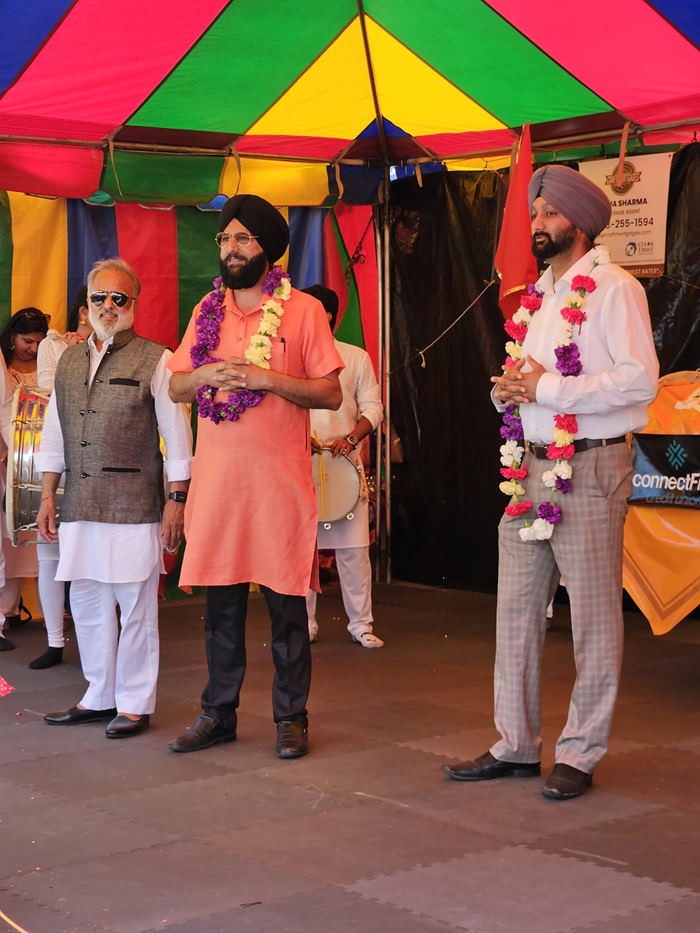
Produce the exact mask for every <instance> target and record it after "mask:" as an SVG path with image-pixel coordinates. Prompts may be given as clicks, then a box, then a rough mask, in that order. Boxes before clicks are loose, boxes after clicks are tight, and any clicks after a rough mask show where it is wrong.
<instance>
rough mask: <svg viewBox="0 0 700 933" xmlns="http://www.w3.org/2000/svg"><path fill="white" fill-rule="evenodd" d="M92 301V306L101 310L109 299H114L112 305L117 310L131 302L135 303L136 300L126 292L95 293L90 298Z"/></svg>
mask: <svg viewBox="0 0 700 933" xmlns="http://www.w3.org/2000/svg"><path fill="white" fill-rule="evenodd" d="M88 297H89V299H90V304H92V305H94V306H95V307H96V308H101V307H102V305H103V304H104V303H105V301H107V298H108V297H109V298H111V299H112V304H113V305H114V306H115V308H123V307H124V306H125V305H126V304H128V303H129V302H130V301H135V300H136V299H135V298H133V299H132V297H131V295H127V294H126V292H93V293H92V295H89V296H88Z"/></svg>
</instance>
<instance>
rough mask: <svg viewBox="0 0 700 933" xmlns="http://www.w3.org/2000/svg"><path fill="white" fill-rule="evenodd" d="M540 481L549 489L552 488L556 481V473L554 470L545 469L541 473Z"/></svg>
mask: <svg viewBox="0 0 700 933" xmlns="http://www.w3.org/2000/svg"><path fill="white" fill-rule="evenodd" d="M542 482H543V483H544V484H545V486H548V487H549V488H550V489H552V488H554V486H555V485H556V482H557V474H556V473H555V472H554V470H547V472H546V473H543V474H542Z"/></svg>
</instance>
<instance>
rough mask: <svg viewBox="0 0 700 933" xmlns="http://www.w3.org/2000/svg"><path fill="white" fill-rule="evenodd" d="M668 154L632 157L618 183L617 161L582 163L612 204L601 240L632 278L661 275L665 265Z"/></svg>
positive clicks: (582, 171) (624, 163) (669, 161)
mask: <svg viewBox="0 0 700 933" xmlns="http://www.w3.org/2000/svg"><path fill="white" fill-rule="evenodd" d="M671 156H672V153H670V152H663V153H659V154H655V155H642V156H630V157H629V158H627V159H625V160H624V162H623V171H622V179H621V180H620V184H618V159H603V160H602V161H600V162H581V163H580V165H579V171H580V172H581V174H582V175H585V176H586V178H589V179H590V180H591V181H593V182H595V183H596V185H598V186H599V187H600V188H602V189H603V191H605V193H606V194H607V196H608V197H609V198H610V203H611V205H612V217H611V219H610V223H609V224H608V226H607V227H606V228H605V230H603V232H602V233H601V234H600V236H598V237H597V242H598V243H602V244H603V245H604V246H607V248H608V249H609V250H610V259H611V260H612V261H613V262H616V263H617V264H618V265H619V266H623V267H624V268H625V269H627V271H628V272H631V273H632V275H636V276H638V277H640V278H651V277H653V276H656V275H662V274H663V271H664V263H665V261H666V213H667V209H668V186H669V178H670V172H671Z"/></svg>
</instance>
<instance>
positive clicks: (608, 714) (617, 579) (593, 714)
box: [491, 444, 632, 773]
mask: <svg viewBox="0 0 700 933" xmlns="http://www.w3.org/2000/svg"><path fill="white" fill-rule="evenodd" d="M523 462H524V465H525V466H527V468H528V471H529V472H528V476H527V478H526V479H525V480H524V482H523V485H525V487H526V498H529V499H532V502H533V510H532V512H530V513H529V514H528V516H526V518H528V519H529V520H532V517H533V516H535V513H536V511H537V507H538V505H539V504H540V503H541V502H542V501H543V500H547V499H549V498H551V491H550V490H548V489H547V488H546V487H545V485H544V484H543V482H542V474H543V473H544V472H545V471H547V470H549V469H550V468H551V466H552V462H551V461H549V460H538V459H537V458H536V457H535V456H534V455H533V454H531V453H526V455H525V460H524V461H523ZM569 462H570V463H571V465H572V468H573V476H572V486H573V489H572V491H571V492H570V493H568V494H567V495H565V496H562V495H560V494H557V495H556V501H557V503H558V504H560V505H561V508H562V512H563V516H564V517H563V519H562V521H561V522H559V524H558V525H557V526H556V527H555V529H554V534H553V535H552V537H551V538H550V539H549V540H548V541H528V542H524V541H522V540H521V538H520V535H519V533H518V532H519V530H520V528H522V527H523V518H511V517H509V516H507V515H504V516H503V517H502V519H501V522H500V525H499V570H498V608H497V624H496V665H495V673H494V719H495V724H496V728H497V730H498V732H499V733H500V735H501V740H500V741H499V742H497V743H496V744H495V745H494V746H493V747H492V748H491V754H492V755H494V756H495V757H496V758H500V759H501V760H503V761H516V762H534V761H539V760H540V758H541V752H542V739H541V737H540V720H541V711H540V695H541V663H542V650H543V646H544V639H545V630H546V610H547V605H548V603H549V600H550V598H551V596H552V595H553V594H554V592H555V590H556V587H557V583H558V580H559V577H560V575H561V577H562V578H563V580H564V583H565V585H566V588H567V591H568V595H569V601H570V604H571V629H572V635H573V644H574V659H575V662H576V681H575V684H574V688H573V692H572V694H571V700H570V704H569V715H568V719H567V722H566V725H565V727H564V730H563V732H562V733H561V735H560V736H559V739H558V740H557V743H556V755H555V757H556V761H557V762H562V763H564V764H568V765H571V766H573V767H574V768H578V769H579V770H580V771H585V772H587V773H592V772H593V770H594V768H595V766H596V765H597V764H598V762H599V761H600V759H601V758H602V757H603V755H604V754H605V752H606V750H607V743H608V736H609V734H610V727H611V724H612V716H613V710H614V707H615V700H616V697H617V689H618V684H619V679H620V668H621V665H622V647H623V636H624V630H623V618H622V539H623V528H624V522H625V515H626V514H627V501H626V500H627V498H628V496H629V495H630V493H631V488H632V480H631V477H632V467H631V463H630V456H629V451H628V449H627V445H626V444H618V445H615V446H611V447H599V448H594V449H593V450H587V451H583V452H581V453H577V454H575V455H574V457H573V458H572V460H571V461H569Z"/></svg>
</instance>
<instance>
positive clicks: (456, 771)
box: [442, 752, 540, 781]
mask: <svg viewBox="0 0 700 933" xmlns="http://www.w3.org/2000/svg"><path fill="white" fill-rule="evenodd" d="M442 770H443V771H444V772H445V774H449V776H450V777H451V778H454V779H455V781H492V780H493V779H494V778H499V777H508V776H510V775H512V776H513V777H538V775H539V773H540V763H539V761H534V762H532V763H529V762H522V761H500V759H498V758H494V757H493V755H492V754H491V752H485V753H484V754H483V755H479V757H478V758H475V759H474V761H458V762H457V764H455V765H443V766H442Z"/></svg>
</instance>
